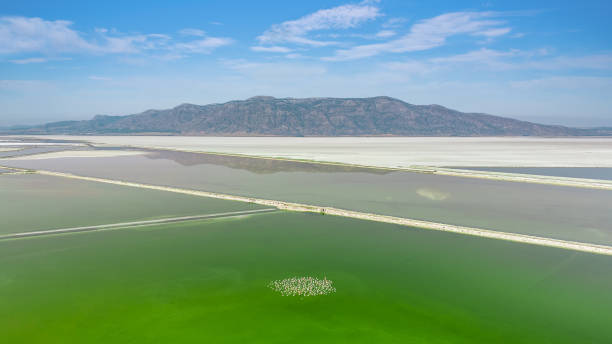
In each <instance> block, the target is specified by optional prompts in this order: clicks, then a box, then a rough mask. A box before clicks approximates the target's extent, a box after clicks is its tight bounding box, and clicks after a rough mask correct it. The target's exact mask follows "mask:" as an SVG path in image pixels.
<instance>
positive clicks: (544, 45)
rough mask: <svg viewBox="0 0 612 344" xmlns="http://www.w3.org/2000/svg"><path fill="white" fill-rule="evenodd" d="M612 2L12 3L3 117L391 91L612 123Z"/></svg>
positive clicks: (409, 97)
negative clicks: (256, 96) (260, 97)
mask: <svg viewBox="0 0 612 344" xmlns="http://www.w3.org/2000/svg"><path fill="white" fill-rule="evenodd" d="M610 13H612V2H611V1H582V2H578V1H558V0H557V1H537V2H534V1H521V0H515V1H495V0H490V1H486V0H484V1H436V0H430V1H409V0H380V1H367V0H366V1H361V2H360V1H354V2H351V1H299V2H298V1H230V0H227V1H223V2H220V1H152V0H149V1H52V2H50V1H11V2H9V1H4V2H2V4H0V104H1V105H2V106H1V107H0V126H6V125H15V124H36V123H42V122H48V121H55V120H65V119H88V118H91V117H92V116H94V115H95V114H131V113H138V112H141V111H144V110H147V109H151V108H169V107H173V106H176V105H178V104H181V103H195V104H207V103H213V102H225V101H229V100H233V99H245V98H248V97H251V96H254V95H272V96H275V97H367V96H377V95H388V96H392V97H396V98H399V99H402V100H404V101H407V102H409V103H413V104H434V103H435V104H441V105H444V106H447V107H450V108H455V109H458V110H461V111H470V112H486V113H491V114H496V115H503V116H510V117H514V118H519V119H526V120H534V121H540V122H545V123H557V124H567V125H576V126H595V125H607V126H612V97H611V95H612V38H611V37H612V35H611V34H612V24H611V23H610V20H609V14H610Z"/></svg>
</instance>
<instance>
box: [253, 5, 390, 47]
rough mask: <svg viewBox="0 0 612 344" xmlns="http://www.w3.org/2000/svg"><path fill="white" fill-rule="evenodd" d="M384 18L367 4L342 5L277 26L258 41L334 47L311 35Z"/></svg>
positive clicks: (376, 9) (329, 42)
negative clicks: (308, 35) (311, 37)
mask: <svg viewBox="0 0 612 344" xmlns="http://www.w3.org/2000/svg"><path fill="white" fill-rule="evenodd" d="M379 16H381V13H380V11H379V9H378V7H376V6H372V5H369V4H367V3H362V4H357V5H353V4H350V5H342V6H338V7H334V8H329V9H324V10H319V11H317V12H314V13H311V14H309V15H307V16H304V17H302V18H299V19H296V20H291V21H286V22H283V23H281V24H276V25H273V26H272V27H270V28H269V29H268V30H266V31H265V32H264V33H263V34H262V35H261V36H259V37H257V40H258V41H259V42H260V43H261V44H274V43H296V44H304V45H311V46H326V45H330V44H334V43H335V42H331V41H320V40H313V39H310V38H308V37H306V35H307V34H308V33H309V32H312V31H317V30H329V29H349V28H354V27H357V26H358V25H360V24H362V23H364V22H366V21H368V20H372V19H375V18H377V17H379Z"/></svg>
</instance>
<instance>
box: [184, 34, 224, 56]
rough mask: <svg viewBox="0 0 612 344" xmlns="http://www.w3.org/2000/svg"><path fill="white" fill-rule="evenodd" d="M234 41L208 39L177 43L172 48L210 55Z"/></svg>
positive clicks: (216, 38) (219, 38)
mask: <svg viewBox="0 0 612 344" xmlns="http://www.w3.org/2000/svg"><path fill="white" fill-rule="evenodd" d="M232 42H233V40H232V39H230V38H223V37H206V38H204V39H200V40H196V41H190V42H183V43H177V44H175V45H174V47H173V48H172V49H173V50H178V51H182V52H186V53H201V54H208V53H210V52H211V51H213V50H214V49H216V48H219V47H222V46H225V45H229V44H232Z"/></svg>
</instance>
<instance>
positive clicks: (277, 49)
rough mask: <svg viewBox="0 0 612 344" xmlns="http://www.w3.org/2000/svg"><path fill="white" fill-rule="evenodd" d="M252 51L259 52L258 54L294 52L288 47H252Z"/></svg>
mask: <svg viewBox="0 0 612 344" xmlns="http://www.w3.org/2000/svg"><path fill="white" fill-rule="evenodd" d="M251 50H253V51H257V52H266V53H289V52H292V51H293V50H292V49H289V48H287V47H281V46H276V45H275V46H270V47H265V46H260V45H258V46H254V47H251Z"/></svg>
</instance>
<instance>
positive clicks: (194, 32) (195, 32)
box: [179, 29, 206, 37]
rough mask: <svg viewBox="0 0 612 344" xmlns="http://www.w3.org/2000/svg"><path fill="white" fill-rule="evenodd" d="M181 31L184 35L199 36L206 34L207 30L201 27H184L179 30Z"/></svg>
mask: <svg viewBox="0 0 612 344" xmlns="http://www.w3.org/2000/svg"><path fill="white" fill-rule="evenodd" d="M179 33H180V34H181V35H184V36H198V37H204V36H206V32H204V31H202V30H200V29H182V30H180V31H179Z"/></svg>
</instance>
